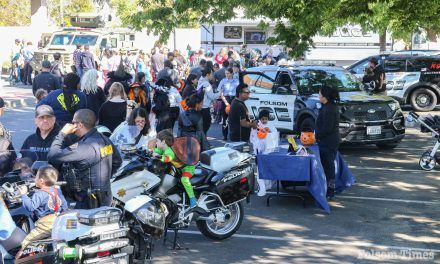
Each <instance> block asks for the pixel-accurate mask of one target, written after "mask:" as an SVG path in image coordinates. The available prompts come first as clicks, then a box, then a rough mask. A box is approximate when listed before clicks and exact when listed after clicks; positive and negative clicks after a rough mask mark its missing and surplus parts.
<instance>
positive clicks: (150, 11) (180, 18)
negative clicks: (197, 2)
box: [110, 0, 199, 43]
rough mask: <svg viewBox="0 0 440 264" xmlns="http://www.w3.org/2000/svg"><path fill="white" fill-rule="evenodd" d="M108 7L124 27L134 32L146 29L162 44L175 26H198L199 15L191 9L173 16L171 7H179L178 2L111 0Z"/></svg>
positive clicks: (167, 0) (162, 0)
mask: <svg viewBox="0 0 440 264" xmlns="http://www.w3.org/2000/svg"><path fill="white" fill-rule="evenodd" d="M110 5H111V6H112V7H114V8H116V9H117V15H118V16H119V18H120V19H121V21H122V23H123V25H124V26H128V27H133V28H134V29H136V30H142V29H146V30H147V32H148V33H153V34H155V35H159V36H160V39H159V41H160V42H162V43H163V42H165V41H166V40H167V39H168V37H169V35H170V34H171V32H172V30H173V28H174V27H175V26H176V27H186V28H194V27H198V26H199V24H198V22H199V20H198V19H199V13H198V12H194V11H193V10H191V8H186V9H185V10H184V11H183V12H178V11H177V12H176V13H175V14H174V9H173V6H179V5H180V2H179V1H176V2H175V3H174V2H173V1H172V0H111V1H110ZM181 8H182V9H183V7H181Z"/></svg>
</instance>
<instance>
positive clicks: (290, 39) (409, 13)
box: [111, 0, 440, 56]
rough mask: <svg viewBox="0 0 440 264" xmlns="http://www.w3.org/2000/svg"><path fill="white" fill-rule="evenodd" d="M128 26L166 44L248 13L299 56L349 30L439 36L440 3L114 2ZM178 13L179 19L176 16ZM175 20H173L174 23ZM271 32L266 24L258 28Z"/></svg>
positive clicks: (394, 0)
mask: <svg viewBox="0 0 440 264" xmlns="http://www.w3.org/2000/svg"><path fill="white" fill-rule="evenodd" d="M111 2H112V4H113V6H115V7H117V8H118V14H119V15H120V17H121V18H122V21H123V22H124V24H125V25H129V26H133V27H134V28H136V29H143V28H146V29H147V30H148V31H149V32H153V33H155V34H159V35H160V36H161V40H162V41H164V40H166V39H167V38H168V37H169V35H170V33H171V32H172V30H173V28H174V27H175V26H196V25H197V24H211V23H215V22H225V21H227V20H229V19H231V18H234V17H236V13H235V12H234V10H237V8H241V9H242V10H244V14H245V17H246V18H250V19H256V20H261V18H262V17H266V18H268V19H270V20H272V21H273V22H275V23H276V25H275V28H274V36H272V37H270V38H268V40H267V41H268V43H269V44H281V45H284V46H286V47H288V48H291V51H290V53H291V55H293V56H300V55H302V54H303V53H304V51H306V50H307V49H308V48H309V47H310V46H312V45H313V41H312V38H313V36H315V35H316V34H321V35H331V34H332V33H333V32H334V30H335V29H336V28H337V27H339V26H343V25H347V24H359V25H361V26H362V27H363V29H364V30H371V31H374V32H376V33H379V34H382V35H383V34H385V32H387V31H388V32H392V35H393V37H394V38H403V39H408V38H409V36H410V35H411V33H412V32H413V31H415V30H418V29H420V28H425V29H429V30H430V32H440V23H438V14H439V13H440V1H408V0H381V1H379V0H362V1H359V0H313V1H312V0H310V1H309V0H175V1H174V2H173V1H172V0H127V1H126V0H111ZM174 12H175V14H176V15H175V16H174ZM174 18H175V19H174ZM260 26H262V27H267V26H268V24H267V22H266V23H264V22H263V23H260Z"/></svg>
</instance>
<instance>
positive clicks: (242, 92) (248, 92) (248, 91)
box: [241, 91, 251, 94]
mask: <svg viewBox="0 0 440 264" xmlns="http://www.w3.org/2000/svg"><path fill="white" fill-rule="evenodd" d="M241 93H244V94H250V93H251V92H249V91H247V92H241Z"/></svg>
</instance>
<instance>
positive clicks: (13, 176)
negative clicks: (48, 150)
mask: <svg viewBox="0 0 440 264" xmlns="http://www.w3.org/2000/svg"><path fill="white" fill-rule="evenodd" d="M23 154H25V157H28V158H29V163H30V162H32V160H35V161H34V162H33V163H32V165H30V167H29V168H24V166H23V165H22V164H21V165H20V167H18V168H17V169H15V170H12V171H10V172H9V173H7V174H6V175H4V176H3V177H0V186H3V185H4V184H6V185H5V187H6V188H7V186H9V184H13V183H18V184H19V185H26V186H30V185H32V184H31V183H30V182H28V181H29V180H31V179H32V178H34V175H35V174H36V172H37V170H38V169H39V168H40V167H41V166H44V165H47V161H40V160H39V158H38V154H37V153H36V152H34V151H31V150H21V153H19V154H18V158H22V157H23ZM7 190H11V189H10V188H9V189H7ZM7 195H8V193H7V192H5V189H4V188H2V187H0V197H2V198H3V199H4V201H5V204H6V206H7V209H8V210H9V213H10V215H11V216H12V219H13V220H14V222H15V224H16V225H17V226H18V227H20V228H21V229H22V230H23V231H24V232H26V233H29V232H30V231H31V230H32V229H34V227H35V221H36V219H35V216H34V215H33V214H31V213H29V212H28V211H27V210H26V209H24V207H23V206H21V200H20V199H15V197H14V196H11V195H9V196H8V197H5V196H7ZM6 198H7V199H6Z"/></svg>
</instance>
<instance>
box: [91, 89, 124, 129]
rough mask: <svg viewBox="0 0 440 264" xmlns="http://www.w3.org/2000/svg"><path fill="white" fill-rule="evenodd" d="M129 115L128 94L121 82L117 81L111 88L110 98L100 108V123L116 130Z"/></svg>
mask: <svg viewBox="0 0 440 264" xmlns="http://www.w3.org/2000/svg"><path fill="white" fill-rule="evenodd" d="M126 117H127V95H126V94H125V92H124V87H123V86H122V84H121V83H118V82H115V83H113V84H112V86H111V87H110V90H109V97H108V100H107V101H106V102H105V103H103V104H102V106H101V109H99V114H98V118H99V124H100V125H102V126H105V127H107V128H108V129H110V131H113V130H115V128H116V127H118V126H119V124H121V123H122V122H124V121H125V119H126Z"/></svg>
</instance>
